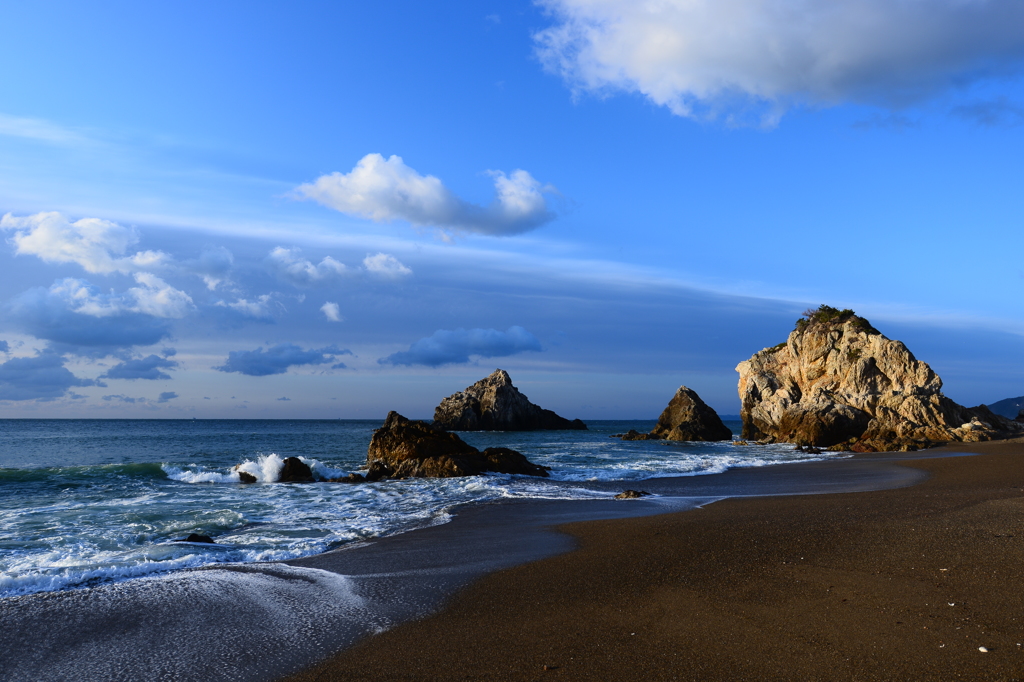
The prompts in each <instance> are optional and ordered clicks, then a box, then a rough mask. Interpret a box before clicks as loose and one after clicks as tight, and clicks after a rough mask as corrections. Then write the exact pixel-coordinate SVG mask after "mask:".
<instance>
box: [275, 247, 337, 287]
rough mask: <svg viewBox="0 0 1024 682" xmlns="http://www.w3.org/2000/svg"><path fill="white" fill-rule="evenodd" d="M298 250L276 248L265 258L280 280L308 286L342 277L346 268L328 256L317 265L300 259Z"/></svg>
mask: <svg viewBox="0 0 1024 682" xmlns="http://www.w3.org/2000/svg"><path fill="white" fill-rule="evenodd" d="M300 252H301V251H300V249H286V248H284V247H283V246H278V247H276V248H274V250H273V251H271V252H270V255H269V256H267V263H268V264H269V266H270V268H271V269H272V270H273V271H274V272H276V273H277V274H278V275H279V276H281V277H282V278H284V279H286V280H288V281H289V282H291V283H292V284H295V285H297V286H309V285H312V284H320V283H323V282H329V281H331V280H335V279H337V278H339V277H341V276H343V275H344V274H345V273H346V271H347V268H346V267H345V264H344V263H340V262H338V261H336V260H334V259H333V258H331V257H330V256H326V257H325V258H324V259H323V260H321V261H320V262H319V263H317V264H315V265H314V264H313V261H310V260H307V259H305V258H302V257H301V256H300V255H299V254H300Z"/></svg>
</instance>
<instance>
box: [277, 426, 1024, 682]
mask: <svg viewBox="0 0 1024 682" xmlns="http://www.w3.org/2000/svg"><path fill="white" fill-rule="evenodd" d="M962 452H966V453H970V454H972V455H973V456H971V457H945V456H943V455H948V454H954V453H962ZM1022 456H1024V439H1014V440H1011V441H995V442H988V443H977V444H956V445H955V446H948V447H946V448H943V449H938V450H933V451H928V452H927V453H922V455H921V456H918V457H916V458H912V459H908V458H906V456H905V455H903V454H902V453H890V454H884V455H866V456H860V457H859V458H854V460H853V461H866V460H873V461H885V460H890V461H893V462H897V463H898V464H899V466H900V467H903V468H906V469H911V470H915V471H917V472H921V473H924V474H926V475H927V476H928V478H927V480H925V481H923V482H919V483H917V484H916V485H911V486H909V487H907V486H903V487H896V488H891V489H887V490H876V491H861V492H856V493H855V494H848V493H825V494H817V495H772V496H762V497H731V498H730V499H723V500H721V501H717V502H715V503H714V504H710V505H706V506H702V507H701V508H699V509H696V510H693V511H682V512H679V513H669V514H661V515H656V516H641V517H637V518H627V519H617V520H601V521H586V522H579V523H573V524H570V525H565V526H561V527H560V528H559V529H558V530H559V531H560V532H562V533H566V534H568V535H569V536H571V538H572V539H573V542H574V544H575V549H574V550H573V551H571V552H565V553H561V554H558V555H556V556H551V557H548V558H544V559H541V560H537V561H533V562H530V563H525V564H521V565H518V566H515V567H512V568H507V569H503V570H499V571H497V572H494V573H490V574H489V575H487V576H485V577H482V578H480V579H478V580H476V581H475V582H473V583H472V584H471V585H470V586H469V587H467V588H465V589H463V590H461V591H459V592H458V593H457V594H456V595H455V596H454V597H453V598H452V599H451V600H450V601H448V602H447V603H446V604H445V605H444V607H443V608H442V609H441V610H440V611H438V612H436V613H434V614H433V615H430V616H427V617H425V618H422V619H420V620H416V621H413V622H407V623H405V624H402V625H398V626H397V627H395V628H393V629H390V630H388V631H386V632H384V633H382V634H379V635H375V636H372V637H370V638H368V639H365V640H363V641H362V642H360V643H358V644H356V645H355V646H353V647H352V648H350V649H347V650H345V651H342V652H341V653H339V654H337V655H335V656H333V657H332V658H330V659H328V660H326V661H324V662H322V663H320V664H318V665H316V666H313V667H311V668H309V669H308V670H306V671H304V672H303V673H300V674H298V675H295V676H292V677H289V678H287V679H288V680H291V681H293V682H300V681H302V682H307V681H312V680H318V681H321V680H340V679H345V680H385V679H387V680H428V679H429V680H441V679H444V680H448V679H451V680H462V679H467V680H468V679H473V680H520V679H522V680H535V679H541V678H544V679H547V678H551V679H556V678H558V679H579V680H585V679H615V680H633V679H636V680H641V679H645V680H650V679H680V680H689V679H692V680H717V679H721V680H725V679H812V680H814V679H819V680H827V679H850V680H875V679H877V680H891V679H952V678H956V679H985V680H995V679H1007V680H1009V679H1017V678H1024V597H1022V596H1021V595H1020V591H1019V589H1017V586H1019V585H1020V584H1021V580H1022V579H1024V467H1022V466H1021V463H1022V462H1024V459H1022ZM847 462H851V460H847ZM793 466H797V465H793ZM800 466H805V465H800ZM773 468H774V467H773ZM786 468H787V467H779V469H786ZM982 648H984V649H985V651H982V650H981V649H982Z"/></svg>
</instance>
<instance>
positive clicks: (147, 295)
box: [26, 272, 192, 319]
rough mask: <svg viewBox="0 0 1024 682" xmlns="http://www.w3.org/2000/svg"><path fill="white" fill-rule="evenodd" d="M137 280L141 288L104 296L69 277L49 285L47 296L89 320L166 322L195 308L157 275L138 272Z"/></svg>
mask: <svg viewBox="0 0 1024 682" xmlns="http://www.w3.org/2000/svg"><path fill="white" fill-rule="evenodd" d="M135 281H136V282H138V283H139V284H140V285H141V286H138V287H132V288H130V289H128V290H127V291H125V292H124V293H123V294H117V293H114V292H111V293H102V292H100V291H99V289H97V288H96V287H94V286H93V285H92V284H90V283H89V282H87V281H85V280H82V279H75V278H73V277H66V278H64V279H59V280H57V281H56V282H54V283H53V284H52V285H50V288H49V290H48V291H47V294H46V295H47V297H48V298H50V299H51V300H54V301H60V302H62V303H63V305H64V306H65V307H66V308H67V309H68V310H70V311H71V312H74V313H78V314H81V315H87V316H89V317H101V318H105V317H117V316H122V315H125V314H129V313H139V314H141V315H148V316H151V317H159V318H165V319H166V318H181V317H184V316H185V315H186V314H187V313H188V312H189V310H190V309H191V308H192V299H191V297H189V295H188V294H186V293H185V292H184V291H180V290H179V289H175V288H174V287H172V286H170V285H169V284H167V283H166V282H164V281H163V280H162V279H160V278H159V277H157V276H156V275H152V274H150V273H146V272H139V273H136V274H135ZM34 291H39V289H36V290H34ZM26 293H28V292H26Z"/></svg>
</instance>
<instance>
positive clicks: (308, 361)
mask: <svg viewBox="0 0 1024 682" xmlns="http://www.w3.org/2000/svg"><path fill="white" fill-rule="evenodd" d="M338 355H352V351H350V350H347V349H343V348H338V347H337V346H327V347H325V348H311V349H309V350H303V349H302V348H301V347H299V346H297V345H295V344H294V343H280V344H278V345H276V346H271V347H270V348H267V349H266V350H264V349H263V348H262V347H260V348H257V349H256V350H233V351H231V352H230V353H228V359H227V362H225V363H224V364H223V365H220V366H219V367H214V369H216V370H219V371H221V372H238V373H240V374H246V375H248V376H252V377H263V376H268V375H271V374H284V373H285V372H287V371H288V368H289V367H297V366H301V365H324V364H327V363H329V362H334V361H335V358H336V356H338Z"/></svg>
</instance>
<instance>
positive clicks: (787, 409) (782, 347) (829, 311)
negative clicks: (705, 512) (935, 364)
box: [736, 306, 1019, 452]
mask: <svg viewBox="0 0 1024 682" xmlns="http://www.w3.org/2000/svg"><path fill="white" fill-rule="evenodd" d="M736 371H737V372H739V375H740V378H739V395H740V401H741V403H742V407H741V410H740V416H741V418H742V419H743V438H746V439H750V440H759V441H767V442H789V443H797V444H801V445H816V446H821V447H826V446H831V447H833V448H834V449H850V450H853V451H857V452H882V451H889V450H915V449H918V448H922V447H930V446H933V445H938V444H941V443H946V442H951V441H961V442H969V441H981V440H991V439H993V438H1001V437H1006V436H1008V435H1017V434H1018V433H1019V425H1016V424H1014V423H1013V422H1011V421H1010V420H1008V419H1005V418H1003V417H999V416H998V415H996V414H993V413H992V412H991V411H989V410H988V408H986V407H985V406H980V407H976V408H967V407H964V406H962V405H958V404H957V403H955V402H953V401H952V400H950V399H949V398H947V397H946V396H944V395H943V394H942V380H941V379H940V378H939V377H938V375H937V374H935V372H933V371H932V369H931V367H929V366H928V364H927V363H924V362H921V361H920V360H918V359H917V358H915V357H914V354H913V353H911V352H910V350H909V349H908V348H907V347H906V346H905V345H903V343H901V342H900V341H893V340H891V339H889V338H886V337H885V336H884V335H882V333H881V332H879V331H878V330H877V329H875V328H874V327H873V326H871V323H870V322H868V321H867V320H865V319H864V318H862V317H859V316H857V315H855V314H854V313H853V311H852V310H842V311H840V310H837V309H835V308H831V307H829V306H821V307H820V308H818V309H817V310H815V311H808V312H807V313H805V316H804V317H803V318H802V319H801V320H799V321H798V322H797V326H796V329H794V330H793V331H792V332H791V333H790V335H789V338H788V339H787V340H786V342H785V343H781V344H779V345H778V346H775V347H774V348H766V349H764V350H762V351H760V352H758V353H755V354H754V355H753V357H751V358H750V359H749V360H746V361H744V362H741V363H740V364H739V365H737V366H736Z"/></svg>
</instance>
